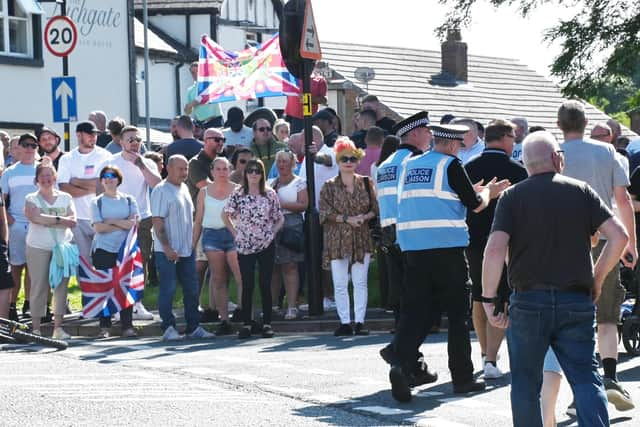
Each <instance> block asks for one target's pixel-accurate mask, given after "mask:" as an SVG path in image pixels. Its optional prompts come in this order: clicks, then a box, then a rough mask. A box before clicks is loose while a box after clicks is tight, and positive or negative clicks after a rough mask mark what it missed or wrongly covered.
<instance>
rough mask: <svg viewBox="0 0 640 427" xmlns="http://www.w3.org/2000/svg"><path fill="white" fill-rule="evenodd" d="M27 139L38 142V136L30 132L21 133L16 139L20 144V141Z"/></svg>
mask: <svg viewBox="0 0 640 427" xmlns="http://www.w3.org/2000/svg"><path fill="white" fill-rule="evenodd" d="M28 139H31V140H33V142H35V143H36V144H37V143H38V138H36V136H35V135H34V134H32V133H23V134H22V135H20V138H19V139H18V144H19V145H22V143H23V142H24V141H26V140H28Z"/></svg>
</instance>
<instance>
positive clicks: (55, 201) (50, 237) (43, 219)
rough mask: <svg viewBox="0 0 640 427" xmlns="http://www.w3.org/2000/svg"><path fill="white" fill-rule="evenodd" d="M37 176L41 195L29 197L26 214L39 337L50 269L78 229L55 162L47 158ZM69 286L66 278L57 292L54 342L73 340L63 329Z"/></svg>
mask: <svg viewBox="0 0 640 427" xmlns="http://www.w3.org/2000/svg"><path fill="white" fill-rule="evenodd" d="M35 176H36V178H35V182H36V185H37V186H38V191H37V192H35V193H31V194H27V196H26V197H25V206H24V212H25V215H26V217H27V219H28V220H29V228H28V231H27V240H26V244H27V248H26V255H27V267H28V270H29V277H30V278H31V290H30V295H29V301H30V303H31V321H32V324H31V326H32V328H33V332H34V333H36V334H38V335H39V334H40V322H41V318H42V317H43V316H44V315H45V312H46V309H47V298H48V297H49V292H50V284H49V267H50V263H51V257H52V255H53V250H54V248H55V247H56V246H57V245H59V244H65V243H67V244H68V243H70V242H71V240H72V239H73V234H72V233H71V228H73V227H75V225H76V211H75V207H74V204H73V198H72V197H71V195H70V194H68V193H65V192H63V191H59V190H57V189H56V178H57V173H56V169H55V168H54V167H53V162H52V161H51V159H49V158H47V157H45V158H44V159H43V160H42V162H41V163H40V164H39V165H38V166H36V175H35ZM68 283H69V278H68V277H67V278H64V277H63V278H62V280H61V281H60V283H59V284H58V285H56V286H55V288H54V290H53V301H54V305H53V314H54V317H53V338H55V339H59V340H66V339H69V338H71V337H70V336H69V334H68V333H66V332H65V331H64V329H62V319H63V318H64V315H65V312H66V310H67V285H68Z"/></svg>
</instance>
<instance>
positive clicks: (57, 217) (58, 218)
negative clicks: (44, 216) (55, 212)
mask: <svg viewBox="0 0 640 427" xmlns="http://www.w3.org/2000/svg"><path fill="white" fill-rule="evenodd" d="M58 223H60V217H59V216H56V224H58Z"/></svg>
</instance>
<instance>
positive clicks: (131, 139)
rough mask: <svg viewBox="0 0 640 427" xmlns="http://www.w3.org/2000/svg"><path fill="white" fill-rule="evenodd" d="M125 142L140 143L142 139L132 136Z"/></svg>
mask: <svg viewBox="0 0 640 427" xmlns="http://www.w3.org/2000/svg"><path fill="white" fill-rule="evenodd" d="M127 142H142V138H140V137H139V136H132V137H131V138H129V139H127Z"/></svg>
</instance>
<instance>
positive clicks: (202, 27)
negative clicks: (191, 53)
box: [189, 15, 213, 49]
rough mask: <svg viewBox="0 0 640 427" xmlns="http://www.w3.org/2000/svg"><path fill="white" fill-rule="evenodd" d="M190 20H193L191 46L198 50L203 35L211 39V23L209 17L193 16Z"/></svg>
mask: <svg viewBox="0 0 640 427" xmlns="http://www.w3.org/2000/svg"><path fill="white" fill-rule="evenodd" d="M189 19H190V20H191V46H192V47H194V48H196V49H197V48H198V46H200V37H201V36H202V35H203V34H206V35H208V36H209V37H211V34H209V33H210V32H211V31H210V30H211V21H210V20H209V15H192V16H191V17H190V18H189ZM211 38H213V37H211Z"/></svg>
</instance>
